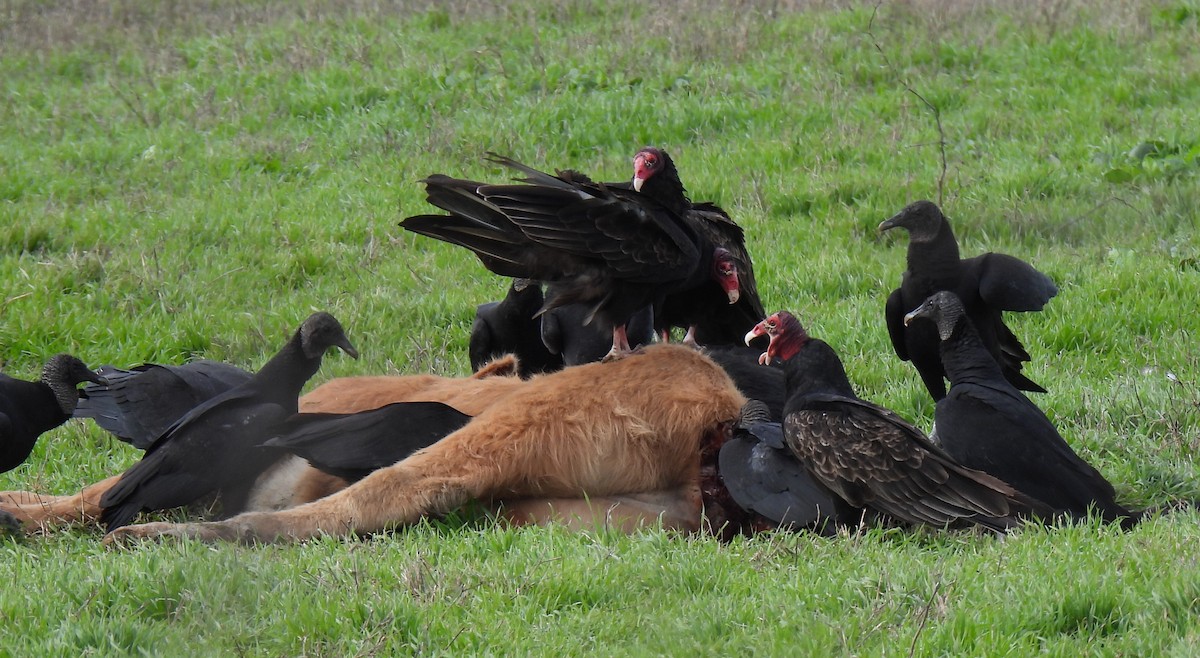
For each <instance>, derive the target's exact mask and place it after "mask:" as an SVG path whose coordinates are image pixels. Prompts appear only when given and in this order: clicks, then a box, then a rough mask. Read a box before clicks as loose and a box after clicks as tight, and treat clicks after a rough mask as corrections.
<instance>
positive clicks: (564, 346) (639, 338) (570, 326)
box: [541, 304, 655, 366]
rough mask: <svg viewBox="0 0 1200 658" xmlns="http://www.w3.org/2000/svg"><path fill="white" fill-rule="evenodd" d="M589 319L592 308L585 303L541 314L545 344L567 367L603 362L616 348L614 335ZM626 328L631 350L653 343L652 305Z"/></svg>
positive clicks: (639, 311)
mask: <svg viewBox="0 0 1200 658" xmlns="http://www.w3.org/2000/svg"><path fill="white" fill-rule="evenodd" d="M587 316H588V307H587V306H586V305H584V304H567V305H566V306H559V307H557V308H552V309H550V310H548V311H546V312H545V313H543V314H542V315H541V321H542V326H541V336H542V344H543V345H545V346H546V349H548V350H550V352H551V353H553V354H556V355H558V356H559V357H560V358H561V359H562V364H563V365H564V366H577V365H579V364H581V363H592V362H593V361H599V360H600V359H603V358H604V356H605V355H606V354H608V351H609V348H610V347H611V346H612V335H611V334H609V333H607V332H605V331H604V329H602V328H600V327H598V326H596V323H594V322H591V323H589V322H587ZM625 327H626V328H625V335H626V337H627V338H628V339H629V347H630V348H631V349H636V348H638V347H641V346H644V345H649V344H651V343H653V342H654V338H655V336H654V310H653V309H652V308H651V307H649V306H646V307H644V308H642V309H639V310H638V311H636V312H635V313H634V314H633V316H631V317H630V318H629V322H628V323H626V325H625Z"/></svg>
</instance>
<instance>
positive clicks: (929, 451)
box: [784, 395, 1030, 529]
mask: <svg viewBox="0 0 1200 658" xmlns="http://www.w3.org/2000/svg"><path fill="white" fill-rule="evenodd" d="M784 436H785V439H786V441H787V444H788V447H789V448H791V449H792V451H793V452H795V453H796V455H797V456H798V457H799V458H800V459H801V460H802V461H804V462H806V463H807V464H808V466H809V468H810V469H811V470H812V472H813V474H814V475H815V476H816V477H817V479H819V480H820V481H821V482H823V483H824V484H825V485H826V486H828V487H829V488H830V489H832V490H833V491H834V492H836V493H837V494H838V495H840V496H842V497H843V498H844V499H845V500H846V501H847V502H849V503H850V504H851V505H855V506H857V507H866V508H872V509H875V510H877V511H882V512H885V513H887V514H889V515H891V516H893V517H895V518H898V519H901V520H903V521H907V522H910V523H925V524H930V525H935V526H944V525H947V524H950V523H953V522H955V521H957V520H960V519H961V520H966V521H969V522H972V523H977V524H980V525H984V526H987V527H991V528H995V529H1003V528H1007V527H1009V526H1011V525H1013V524H1015V523H1016V519H1015V518H1013V517H1014V515H1015V514H1018V513H1021V512H1028V511H1029V509H1028V508H1029V504H1030V501H1029V500H1028V499H1027V498H1025V497H1023V496H1021V495H1020V494H1018V492H1017V491H1016V490H1014V489H1013V488H1012V487H1010V486H1008V485H1006V484H1005V483H1003V482H1001V481H1000V480H997V479H996V478H993V477H991V476H988V475H986V474H983V473H978V472H975V471H971V470H970V469H966V468H963V467H961V466H959V465H958V464H956V463H955V462H954V461H953V460H952V459H951V458H950V457H949V456H948V455H946V454H945V453H944V452H942V451H941V449H939V448H938V447H936V446H934V445H933V444H932V443H931V442H930V441H929V440H928V439H927V438H926V437H925V436H924V434H923V433H921V432H920V431H919V430H917V429H916V428H915V427H913V426H912V425H911V424H909V423H908V422H907V421H905V420H904V419H902V418H900V417H899V416H898V415H896V414H895V413H893V412H891V411H890V410H888V409H884V408H883V407H879V406H877V405H874V404H871V403H870V402H866V401H863V400H856V399H852V398H846V397H842V396H836V395H817V396H809V397H808V398H806V404H805V405H804V407H803V408H802V409H800V410H798V411H793V412H792V413H789V414H788V415H787V417H786V418H785V419H784Z"/></svg>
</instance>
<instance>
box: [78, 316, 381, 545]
mask: <svg viewBox="0 0 1200 658" xmlns="http://www.w3.org/2000/svg"><path fill="white" fill-rule="evenodd" d="M332 347H339V348H341V349H342V350H343V351H345V352H346V353H347V354H349V355H350V356H352V357H355V358H357V357H358V352H357V351H356V350H355V349H354V346H353V345H352V344H351V343H350V340H349V339H348V338H346V334H345V331H344V330H343V329H342V325H341V324H340V323H339V322H338V321H337V320H336V319H335V318H334V317H333V316H332V315H330V314H328V313H324V312H320V313H314V314H312V315H310V316H309V317H308V318H307V319H306V320H305V321H304V323H303V324H302V325H301V326H300V329H299V330H298V331H296V333H295V335H293V336H292V338H291V340H289V341H288V342H287V344H286V345H284V346H283V349H281V350H280V351H279V352H278V353H277V354H276V355H275V356H274V357H272V358H271V359H270V360H269V361H267V363H266V364H264V365H263V367H262V368H261V369H260V370H259V371H258V372H257V373H255V374H254V376H253V377H251V378H250V379H249V380H248V381H247V382H245V383H244V384H241V385H239V386H237V387H234V388H232V389H230V390H228V391H226V392H224V393H221V394H220V395H217V396H216V397H213V398H210V399H208V400H207V401H205V402H202V403H201V404H200V405H199V406H197V407H195V408H193V409H192V410H191V411H188V412H187V413H186V414H184V415H183V416H182V417H181V418H180V419H179V420H177V421H175V423H173V424H172V425H171V426H170V427H168V428H167V430H166V431H165V432H164V433H163V434H162V436H160V437H158V439H156V440H155V441H154V443H153V444H151V446H150V447H149V448H147V450H146V454H145V456H144V457H143V458H142V460H141V461H139V462H138V463H137V464H134V465H133V466H131V467H130V468H129V469H128V470H126V471H125V473H124V474H123V475H122V476H121V479H120V481H118V482H117V484H116V485H114V486H113V487H112V488H111V489H109V490H108V491H107V492H106V493H105V494H104V496H103V497H102V498H101V499H100V506H101V507H103V508H104V511H103V513H102V515H101V518H100V520H101V521H102V522H104V523H105V524H106V525H107V527H108V529H109V530H110V531H111V530H113V529H115V528H119V527H121V526H123V525H127V524H128V523H129V522H131V521H132V520H133V519H134V517H135V516H137V514H138V512H140V511H143V510H147V511H153V510H162V509H170V508H172V507H180V506H183V505H188V504H190V503H192V502H195V501H197V500H200V499H201V498H203V497H205V496H207V495H209V494H210V493H213V492H216V493H219V495H220V497H221V503H222V508H223V510H224V511H225V512H226V513H234V512H237V511H239V510H240V509H241V508H242V507H243V506H244V505H245V501H246V496H247V494H248V493H249V489H250V487H251V485H252V484H253V482H254V479H255V478H256V477H258V475H260V474H261V473H262V472H263V471H264V470H265V469H266V468H267V467H268V466H270V465H271V463H272V462H273V461H275V460H276V459H277V458H278V457H279V453H278V451H275V450H269V449H264V448H261V447H259V444H260V443H261V442H262V440H263V439H264V438H265V437H270V436H273V435H274V434H275V433H276V428H277V427H278V425H279V424H280V423H282V422H283V421H284V420H286V419H287V418H289V417H291V416H292V415H294V414H295V413H297V411H298V401H299V397H300V391H301V389H303V387H304V384H305V383H306V382H307V381H308V380H309V378H311V377H312V376H313V375H314V374H316V372H317V370H318V369H319V368H320V367H321V358H322V356H324V354H325V352H326V350H328V349H330V348H332Z"/></svg>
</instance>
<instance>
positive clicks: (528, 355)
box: [467, 279, 611, 377]
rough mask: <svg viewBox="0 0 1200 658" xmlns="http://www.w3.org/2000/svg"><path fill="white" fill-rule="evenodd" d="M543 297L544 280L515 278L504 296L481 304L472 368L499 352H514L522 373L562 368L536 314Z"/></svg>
mask: <svg viewBox="0 0 1200 658" xmlns="http://www.w3.org/2000/svg"><path fill="white" fill-rule="evenodd" d="M543 301H544V299H543V296H542V286H541V284H540V283H538V282H537V281H531V280H529V279H513V281H512V284H511V285H510V286H509V288H508V294H507V295H505V297H504V299H503V300H501V301H498V302H488V303H486V304H480V305H479V306H478V307H477V308H476V309H475V322H474V323H473V324H472V325H471V338H470V341H469V342H468V344H467V350H468V356H469V357H470V359H471V369H472V370H475V371H478V370H479V369H480V368H482V367H483V366H484V365H485V364H487V363H489V362H490V361H492V359H495V358H496V357H498V356H501V355H503V354H513V355H515V356H516V357H517V374H518V375H520V376H521V377H529V376H530V375H533V374H537V373H539V372H552V371H555V370H560V369H561V368H562V367H563V359H562V356H561V355H560V354H559V353H556V352H554V351H552V350H550V349H547V346H546V345H545V344H544V343H543V342H542V320H541V319H540V318H538V317H536V316H537V314H538V312H539V311H540V310H541V308H542V303H543ZM606 338H608V339H611V336H607V337H606ZM607 349H608V346H607V345H606V346H605V350H607ZM601 356H603V355H601Z"/></svg>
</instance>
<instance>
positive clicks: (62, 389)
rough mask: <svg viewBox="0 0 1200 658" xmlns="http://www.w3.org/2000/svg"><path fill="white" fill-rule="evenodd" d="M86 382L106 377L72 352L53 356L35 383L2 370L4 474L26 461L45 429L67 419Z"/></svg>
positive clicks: (0, 468)
mask: <svg viewBox="0 0 1200 658" xmlns="http://www.w3.org/2000/svg"><path fill="white" fill-rule="evenodd" d="M83 382H95V383H97V384H102V383H104V379H103V378H101V377H100V375H98V374H96V373H94V372H92V371H91V370H90V369H88V367H87V365H85V364H84V363H83V361H80V360H79V359H77V358H75V357H73V356H71V355H69V354H56V355H54V356H52V357H50V360H49V361H47V362H46V365H45V366H43V368H42V376H41V378H40V379H39V380H37V381H34V382H27V381H25V380H23V379H15V378H13V377H9V376H8V375H5V374H3V373H0V473H4V472H6V471H11V470H12V469H14V468H16V467H18V466H20V465H21V464H22V463H24V462H25V460H26V459H28V458H29V453H31V452H33V446H34V445H35V444H37V440H38V437H39V436H41V435H42V433H43V432H48V431H50V430H52V429H54V428H55V427H58V426H59V425H62V424H63V423H65V422H67V419H69V418H70V417H71V414H72V413H74V411H75V405H76V404H77V403H78V401H79V392H78V391H77V390H76V388H75V387H76V386H78V385H79V384H82V383H83Z"/></svg>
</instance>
